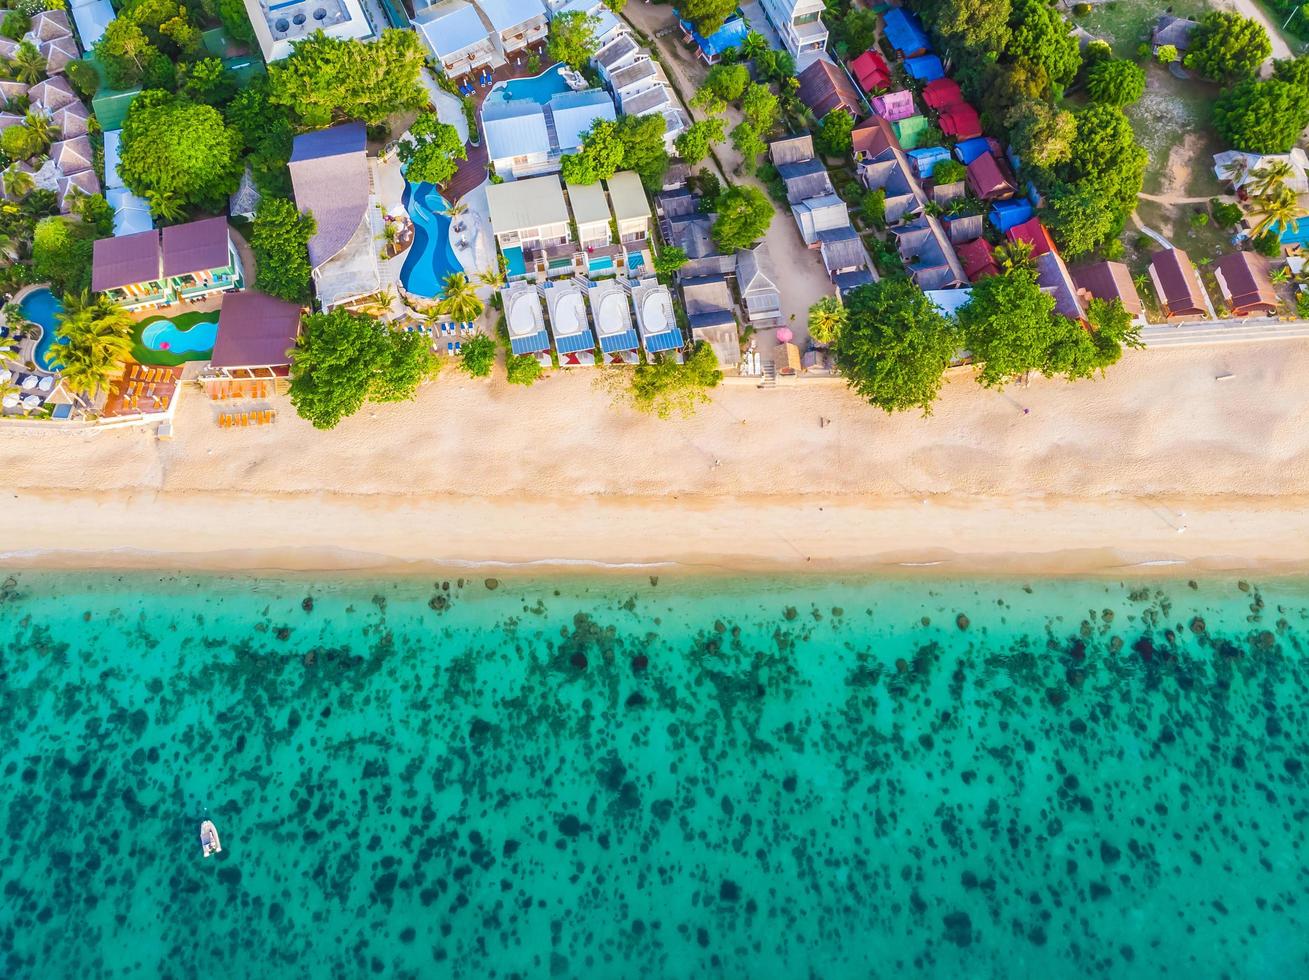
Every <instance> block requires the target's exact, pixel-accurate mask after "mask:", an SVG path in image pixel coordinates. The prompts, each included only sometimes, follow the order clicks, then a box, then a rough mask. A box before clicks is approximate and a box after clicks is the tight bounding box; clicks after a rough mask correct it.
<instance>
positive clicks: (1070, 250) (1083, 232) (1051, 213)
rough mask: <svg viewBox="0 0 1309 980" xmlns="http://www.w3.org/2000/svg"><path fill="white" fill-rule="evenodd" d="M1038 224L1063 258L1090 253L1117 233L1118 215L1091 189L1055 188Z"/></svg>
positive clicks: (1060, 185)
mask: <svg viewBox="0 0 1309 980" xmlns="http://www.w3.org/2000/svg"><path fill="white" fill-rule="evenodd" d="M1041 220H1042V221H1043V222H1044V223H1045V226H1046V228H1048V229H1049V231H1050V234H1051V235H1053V236H1054V239H1055V242H1056V243H1058V245H1059V248H1060V249H1061V250H1062V251H1063V253H1064V255H1065V256H1066V257H1067V258H1070V259H1073V258H1077V257H1078V256H1079V255H1085V254H1087V253H1088V252H1093V251H1095V249H1097V248H1098V247H1099V246H1100V244H1101V243H1102V242H1104V241H1106V240H1107V239H1109V238H1112V237H1113V236H1114V235H1115V233H1116V232H1117V231H1118V212H1117V211H1116V210H1115V208H1114V205H1113V204H1112V202H1108V201H1105V200H1104V198H1103V197H1102V196H1101V195H1100V193H1099V191H1097V190H1096V189H1095V188H1094V187H1092V186H1086V185H1067V184H1059V185H1056V187H1055V189H1054V190H1053V191H1051V192H1050V194H1049V195H1048V196H1047V197H1046V206H1045V210H1044V211H1042V213H1041Z"/></svg>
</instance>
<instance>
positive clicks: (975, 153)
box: [954, 136, 1000, 167]
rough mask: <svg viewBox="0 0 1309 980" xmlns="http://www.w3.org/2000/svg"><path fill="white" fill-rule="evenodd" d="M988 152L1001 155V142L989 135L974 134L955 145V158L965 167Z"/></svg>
mask: <svg viewBox="0 0 1309 980" xmlns="http://www.w3.org/2000/svg"><path fill="white" fill-rule="evenodd" d="M986 153H991V154H994V155H995V156H999V155H1000V144H999V143H998V142H997V141H996V140H993V139H991V138H990V137H989V136H974V137H971V138H970V139H966V140H960V141H959V142H958V143H956V144H955V145H954V156H955V159H956V160H958V161H959V162H960V163H962V164H963V165H964V166H965V167H966V166H968V164H970V163H972V162H973V161H974V160H976V159H977V158H978V157H980V156H982V155H984V154H986Z"/></svg>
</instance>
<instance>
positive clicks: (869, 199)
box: [859, 187, 886, 230]
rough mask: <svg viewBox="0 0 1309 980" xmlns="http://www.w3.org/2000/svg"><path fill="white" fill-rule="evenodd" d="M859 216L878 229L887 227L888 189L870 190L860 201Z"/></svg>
mask: <svg viewBox="0 0 1309 980" xmlns="http://www.w3.org/2000/svg"><path fill="white" fill-rule="evenodd" d="M859 216H860V217H861V218H863V219H864V221H866V222H867V223H868V224H870V225H872V227H874V228H877V229H879V230H880V229H882V228H885V227H886V190H885V188H882V187H879V188H877V190H870V191H868V192H867V193H866V194H864V196H863V197H862V198H861V199H860V201H859Z"/></svg>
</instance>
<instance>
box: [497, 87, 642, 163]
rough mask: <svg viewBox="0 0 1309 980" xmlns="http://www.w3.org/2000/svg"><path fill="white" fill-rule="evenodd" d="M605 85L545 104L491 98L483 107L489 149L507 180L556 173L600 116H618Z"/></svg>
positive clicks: (615, 117)
mask: <svg viewBox="0 0 1309 980" xmlns="http://www.w3.org/2000/svg"><path fill="white" fill-rule="evenodd" d="M617 118H618V117H617V114H616V113H615V112H614V102H613V99H611V98H610V97H609V94H608V93H607V92H605V91H603V90H602V89H587V90H586V91H583V92H561V93H559V94H557V95H554V96H552V97H551V99H550V101H549V102H547V103H546V104H545V105H541V103H539V102H536V101H533V100H531V99H508V100H500V99H487V101H486V102H485V103H483V105H482V131H483V133H484V134H485V136H486V153H487V156H488V158H489V159H490V160H491V163H492V165H493V166H494V167H495V172H496V174H498V175H499V176H500V177H501V178H503V179H504V180H517V179H520V178H522V177H531V176H535V175H538V174H545V173H554V172H557V171H558V170H559V168H560V166H561V162H560V161H561V160H562V159H563V156H564V154H566V153H575V152H577V149H578V147H580V146H581V144H582V138H583V136H584V135H585V134H586V133H587V131H588V130H590V129H591V127H592V126H594V125H595V124H596V122H597V121H599V120H602V119H603V120H607V121H609V122H613V121H615V120H616V119H617Z"/></svg>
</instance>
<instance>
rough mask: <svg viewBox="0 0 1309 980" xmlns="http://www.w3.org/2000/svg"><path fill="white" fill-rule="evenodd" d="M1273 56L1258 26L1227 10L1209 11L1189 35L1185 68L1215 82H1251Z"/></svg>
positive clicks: (1267, 41) (1253, 21)
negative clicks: (1239, 79) (1244, 79)
mask: <svg viewBox="0 0 1309 980" xmlns="http://www.w3.org/2000/svg"><path fill="white" fill-rule="evenodd" d="M1272 53H1273V45H1272V42H1271V41H1269V40H1268V32H1267V31H1265V30H1264V27H1263V25H1262V24H1260V23H1259V22H1258V21H1256V20H1251V19H1250V18H1249V17H1243V16H1241V15H1240V14H1238V13H1235V12H1233V11H1230V10H1211V11H1210V12H1209V13H1207V14H1205V15H1204V16H1203V17H1201V18H1200V23H1199V26H1197V27H1196V28H1195V30H1194V31H1192V32H1191V43H1190V47H1189V48H1188V49H1187V52H1186V67H1187V68H1190V69H1191V70H1192V71H1196V72H1199V73H1200V74H1201V75H1203V76H1204V77H1205V78H1210V79H1213V80H1214V81H1216V82H1220V81H1225V80H1229V79H1234V78H1253V77H1254V76H1255V75H1257V74H1258V73H1259V66H1260V65H1262V64H1263V63H1264V61H1265V60H1266V59H1267V58H1268V56H1269V55H1271V54H1272Z"/></svg>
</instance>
